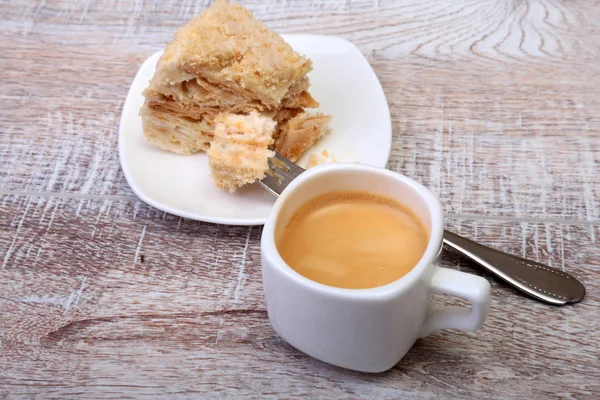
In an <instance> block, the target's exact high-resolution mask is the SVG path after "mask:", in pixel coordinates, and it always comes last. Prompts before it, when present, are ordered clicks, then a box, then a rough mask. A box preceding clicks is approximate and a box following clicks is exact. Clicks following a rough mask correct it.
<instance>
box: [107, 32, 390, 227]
mask: <svg viewBox="0 0 600 400" xmlns="http://www.w3.org/2000/svg"><path fill="white" fill-rule="evenodd" d="M282 36H283V37H284V39H285V40H286V41H287V42H288V43H289V44H290V45H291V46H292V47H293V48H294V49H295V50H296V51H298V52H299V53H302V54H305V55H306V56H308V57H309V58H310V59H311V60H312V61H313V71H312V72H311V73H310V74H309V78H310V82H311V88H310V89H309V91H310V92H311V94H312V95H313V97H314V98H315V99H316V100H317V101H318V102H319V103H320V104H321V107H320V110H319V111H321V112H323V113H326V114H330V115H332V116H333V120H332V122H331V133H329V134H328V135H327V136H325V137H323V138H322V139H321V140H320V141H319V142H317V143H316V144H315V146H314V147H313V148H311V149H310V150H309V151H307V152H306V153H305V154H304V155H303V157H302V159H300V160H299V161H298V164H300V165H301V166H304V167H305V166H306V165H307V164H308V159H309V156H310V154H313V153H317V154H320V153H321V152H322V151H323V150H324V149H326V150H327V152H328V153H329V154H330V155H331V156H332V157H333V158H334V159H335V161H340V162H360V163H361V164H368V165H373V166H378V167H385V165H386V164H387V161H388V157H389V153H390V148H391V141H392V124H391V120H390V112H389V109H388V105H387V102H386V99H385V94H384V93H383V90H382V88H381V84H380V83H379V80H378V79H377V76H376V75H375V73H374V72H373V70H372V69H371V66H370V65H369V63H368V62H367V60H366V59H365V58H364V57H363V55H362V54H361V52H360V51H359V50H358V49H357V48H356V47H355V46H354V45H353V44H352V43H350V42H348V41H346V40H344V39H341V38H337V37H330V36H315V35H282ZM161 53H162V52H157V53H155V54H153V55H152V56H150V58H148V59H147V60H146V61H145V62H144V64H143V65H142V66H141V68H140V70H139V71H138V73H137V75H136V76H135V79H134V80H133V83H132V84H131V88H130V89H129V93H128V95H127V100H126V101H125V105H124V107H123V114H122V115H121V123H120V126H119V156H120V160H121V167H122V168H123V172H124V174H125V178H126V179H127V182H128V183H129V186H131V189H133V191H134V192H135V194H136V195H137V196H138V197H139V198H140V199H142V200H143V201H144V202H146V203H148V204H150V205H151V206H153V207H156V208H158V209H159V210H162V211H165V212H168V213H170V214H175V215H179V216H181V217H185V218H190V219H195V220H199V221H206V222H214V223H219V224H228V225H262V224H264V222H265V220H266V218H267V215H268V214H269V211H270V210H271V207H272V205H273V203H274V201H275V198H274V197H273V195H271V194H270V193H267V192H266V191H265V190H264V189H262V188H261V187H260V185H259V184H254V185H249V186H247V187H243V188H241V189H239V190H238V191H237V192H236V193H234V194H231V193H229V192H226V191H222V190H220V189H218V188H217V187H216V186H215V185H214V183H213V181H212V179H211V177H210V170H209V167H208V159H207V156H206V154H205V153H199V154H194V155H191V156H183V155H178V154H173V153H170V152H167V151H163V150H160V149H158V148H156V147H154V146H152V145H150V144H149V143H148V142H146V140H145V138H144V135H143V131H142V121H141V118H140V117H139V115H138V114H139V110H140V107H141V106H142V104H143V102H144V98H143V96H142V92H143V91H144V89H145V88H146V87H147V85H148V81H149V80H150V79H151V78H152V75H153V74H154V70H155V66H156V62H157V60H158V58H159V57H160V54H161Z"/></svg>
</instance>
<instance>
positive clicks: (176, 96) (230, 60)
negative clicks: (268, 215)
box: [140, 0, 330, 188]
mask: <svg viewBox="0 0 600 400" xmlns="http://www.w3.org/2000/svg"><path fill="white" fill-rule="evenodd" d="M311 69H312V64H311V61H310V60H309V59H308V58H306V57H304V56H301V55H300V54H298V53H296V52H295V51H294V50H293V49H292V48H291V46H290V45H289V44H287V43H286V42H285V41H284V40H283V38H281V37H280V36H279V35H278V34H276V33H275V32H273V31H271V30H269V29H268V28H267V27H266V26H265V25H264V24H263V23H262V22H260V21H258V20H256V19H255V18H254V17H253V16H252V14H251V13H250V12H249V11H248V10H247V9H245V8H244V7H242V6H240V5H238V4H235V3H230V2H229V1H228V0H216V1H215V2H214V3H213V4H212V5H211V6H210V7H209V8H208V9H206V10H205V11H204V12H203V13H202V14H200V15H199V16H197V17H195V18H194V19H192V20H191V21H190V22H188V23H187V24H186V25H184V26H182V27H181V28H179V29H178V30H177V32H176V34H175V37H174V39H173V40H172V41H171V42H170V43H169V44H168V45H167V47H166V49H165V51H164V53H163V54H162V56H161V57H160V59H159V61H158V63H157V65H156V72H155V74H154V76H153V77H152V79H151V80H150V83H149V86H148V88H147V89H146V90H145V92H144V96H145V102H144V105H143V106H142V109H141V110H140V115H141V118H142V126H143V130H144V135H145V137H146V139H147V140H148V141H149V142H150V143H152V144H153V145H156V146H158V147H160V148H162V149H164V150H168V151H172V152H175V153H179V154H192V153H195V152H198V151H208V150H209V149H212V147H211V143H212V141H213V140H216V137H215V134H216V132H215V127H216V125H218V124H219V123H221V124H222V123H223V122H224V121H225V120H224V119H223V118H224V117H223V115H229V114H236V115H239V116H240V118H241V116H244V115H246V116H249V115H252V116H253V117H252V118H254V119H255V118H259V117H264V118H268V119H269V120H270V121H272V122H273V132H272V134H271V138H272V139H271V142H270V144H269V148H270V149H272V150H276V151H279V150H281V153H282V154H284V155H287V156H288V157H289V158H290V159H292V160H293V161H295V160H297V159H298V158H299V157H300V156H301V155H302V153H303V152H304V151H305V150H306V149H307V148H309V147H310V146H311V145H312V144H313V143H314V141H315V140H316V139H318V138H319V137H321V136H322V135H323V134H325V133H327V131H328V122H329V119H330V117H328V116H324V115H321V114H310V113H308V112H307V111H306V109H310V108H316V107H318V106H319V104H318V102H317V101H316V100H315V99H313V97H312V96H311V95H310V93H309V92H308V89H309V87H310V82H309V79H308V77H307V74H308V72H310V71H311ZM250 125H252V124H250ZM273 139H276V140H273ZM227 154H233V153H230V152H226V153H223V156H224V157H227ZM261 154H263V155H264V156H265V157H266V156H267V155H268V153H267V152H262V153H261ZM236 160H238V161H240V160H241V159H240V158H236ZM264 162H265V163H267V159H265V160H264ZM229 165H230V167H234V166H235V165H236V164H235V163H234V162H233V160H232V162H231V163H229ZM239 165H240V168H243V167H242V163H241V161H240V164H239ZM217 175H218V174H217ZM217 175H215V174H213V176H217ZM240 182H241V181H237V183H240ZM217 183H218V182H217ZM237 183H236V184H237ZM219 186H221V187H223V188H230V187H231V186H230V185H227V184H220V185H219ZM238 186H239V185H238Z"/></svg>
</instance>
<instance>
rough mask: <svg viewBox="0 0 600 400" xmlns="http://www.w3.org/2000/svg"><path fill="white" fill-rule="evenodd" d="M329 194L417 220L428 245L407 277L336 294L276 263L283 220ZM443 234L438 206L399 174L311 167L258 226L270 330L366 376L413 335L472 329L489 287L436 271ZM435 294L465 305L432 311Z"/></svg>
mask: <svg viewBox="0 0 600 400" xmlns="http://www.w3.org/2000/svg"><path fill="white" fill-rule="evenodd" d="M336 190H361V191H368V192H371V193H376V194H381V195H384V196H388V197H391V198H393V199H395V200H397V201H399V202H401V203H403V204H405V205H407V206H408V207H410V208H411V209H412V210H413V211H414V212H415V213H416V214H417V215H418V216H419V217H420V218H421V220H422V221H423V223H424V224H425V226H426V227H427V229H428V230H429V243H428V245H427V249H426V250H425V254H424V255H423V257H422V258H421V260H420V261H419V263H418V264H417V265H416V266H415V267H414V268H413V269H412V270H411V271H410V272H409V273H408V274H407V275H405V276H404V277H402V278H400V279H398V280H396V281H394V282H392V283H389V284H387V285H384V286H379V287H375V288H370V289H343V288H337V287H332V286H327V285H323V284H321V283H317V282H315V281H312V280H310V279H308V278H305V277H304V276H302V275H300V274H299V273H297V272H296V271H294V270H293V269H292V268H290V267H289V266H288V265H287V264H286V263H285V261H283V259H282V258H281V256H280V255H279V252H278V251H277V247H276V238H278V237H279V235H280V234H281V232H282V230H283V228H284V227H285V225H286V223H287V222H288V220H289V219H290V218H291V216H292V215H293V214H294V212H295V211H296V210H298V208H299V207H300V206H302V205H303V204H304V203H305V202H306V201H308V200H310V199H311V198H313V197H315V196H318V195H320V194H324V193H327V192H330V191H336ZM443 232H444V221H443V214H442V208H441V206H440V203H439V201H438V200H437V198H436V197H435V196H434V195H433V194H432V193H431V192H430V191H429V190H427V189H426V188H425V187H424V186H422V185H420V184H419V183H417V182H415V181H414V180H412V179H410V178H408V177H406V176H403V175H400V174H397V173H395V172H392V171H389V170H385V169H381V168H375V167H368V166H363V165H360V164H353V163H331V164H324V165H321V166H318V167H314V168H311V169H310V170H308V171H306V172H305V173H303V174H302V175H300V176H299V177H298V178H296V179H295V180H294V181H293V182H292V183H291V184H290V185H289V186H288V187H287V188H286V189H285V190H284V191H283V193H282V194H281V196H280V197H279V199H277V201H276V202H275V205H274V207H273V210H272V211H271V213H270V215H269V217H268V219H267V222H266V224H265V226H264V229H263V233H262V238H261V256H262V276H263V284H264V291H265V298H266V303H267V311H268V314H269V320H270V321H271V325H273V328H274V329H275V331H276V332H277V333H278V334H279V336H281V337H282V338H283V339H284V340H285V341H287V342H288V343H289V344H291V345H292V346H294V347H295V348H297V349H299V350H301V351H303V352H304V353H306V354H308V355H310V356H312V357H314V358H317V359H319V360H321V361H324V362H327V363H330V364H333V365H337V366H340V367H344V368H349V369H353V370H358V371H365V372H382V371H385V370H387V369H389V368H391V367H393V366H394V365H395V364H396V363H398V361H400V359H401V358H402V357H403V356H404V355H405V354H406V352H407V351H408V350H409V349H410V348H411V347H412V345H413V344H414V342H415V341H416V340H417V339H418V338H421V337H424V336H427V335H429V334H431V333H432V332H435V331H437V330H440V329H446V328H451V329H459V330H464V331H474V330H477V329H479V328H480V327H481V326H482V325H483V323H484V321H485V319H486V317H487V314H488V311H489V305H490V285H489V283H488V281H487V280H485V279H483V278H481V277H478V276H476V275H471V274H467V273H464V272H460V271H456V270H452V269H447V268H441V267H439V266H438V256H439V254H440V252H441V249H442V237H443ZM324 245H327V244H326V243H324ZM434 293H443V294H449V295H453V296H457V297H460V298H463V299H466V300H467V301H469V302H470V303H471V304H472V307H471V308H468V307H447V306H446V307H440V306H432V304H431V295H432V294H434Z"/></svg>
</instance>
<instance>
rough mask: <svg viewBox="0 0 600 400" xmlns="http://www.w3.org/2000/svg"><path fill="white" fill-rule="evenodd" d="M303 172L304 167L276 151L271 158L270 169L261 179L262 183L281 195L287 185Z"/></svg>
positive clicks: (272, 191)
mask: <svg viewBox="0 0 600 400" xmlns="http://www.w3.org/2000/svg"><path fill="white" fill-rule="evenodd" d="M303 172H304V169H303V168H302V167H299V166H298V165H296V164H294V163H293V162H291V161H290V160H288V159H287V158H285V157H284V156H282V155H281V154H279V153H277V152H276V153H275V156H274V157H271V158H269V171H267V175H266V176H265V177H264V178H263V179H262V180H261V181H260V184H261V185H262V186H263V187H264V188H266V189H267V190H269V191H270V192H271V193H273V194H275V195H277V196H279V195H280V194H281V192H283V190H284V189H285V188H286V187H287V185H289V184H290V182H292V181H293V180H294V179H295V178H296V177H297V176H298V175H300V174H301V173H303Z"/></svg>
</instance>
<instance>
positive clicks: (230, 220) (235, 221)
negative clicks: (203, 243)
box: [118, 34, 393, 226]
mask: <svg viewBox="0 0 600 400" xmlns="http://www.w3.org/2000/svg"><path fill="white" fill-rule="evenodd" d="M280 36H282V37H283V39H284V40H286V42H287V39H288V38H292V37H293V38H302V37H305V38H314V39H319V38H327V39H336V40H339V41H341V42H343V43H344V44H345V45H347V46H349V47H350V48H352V50H353V51H354V52H356V53H357V54H358V55H359V56H360V57H361V59H362V61H363V62H365V63H366V64H367V65H368V66H369V68H368V70H369V73H370V74H371V75H372V77H373V78H375V81H376V82H377V84H378V85H377V88H378V89H379V91H380V92H381V95H382V96H383V99H384V100H385V101H384V103H385V112H386V115H387V116H388V124H387V125H389V126H388V127H387V128H388V129H387V130H388V131H389V140H388V141H387V149H386V151H385V153H386V156H385V160H383V159H382V160H383V161H384V162H383V165H374V166H375V167H379V168H385V167H386V166H387V163H388V161H389V158H390V154H391V151H392V139H393V131H392V117H391V114H390V109H389V103H388V101H387V97H386V95H385V91H384V90H383V87H382V85H381V82H380V81H379V77H378V76H377V74H376V73H375V71H374V70H373V67H372V66H371V64H370V63H369V61H368V60H367V59H366V57H365V56H364V54H363V53H362V52H361V51H360V50H359V49H358V47H356V45H354V43H352V42H350V41H348V40H346V39H344V38H342V37H339V36H330V35H315V34H281V35H280ZM163 52H164V48H163V49H161V50H158V51H155V52H154V53H152V54H151V55H149V56H148V57H147V58H146V59H145V60H144V62H143V63H142V64H141V65H140V67H139V68H138V70H137V72H136V74H135V76H134V78H133V80H132V81H131V85H130V86H129V90H128V91H127V96H126V97H125V102H124V104H123V109H122V110H121V117H120V119H119V132H118V151H119V164H120V165H121V171H123V175H124V176H125V180H126V181H127V184H128V185H129V187H130V188H131V190H132V191H133V193H134V194H135V195H136V196H137V197H138V198H139V199H140V200H142V201H143V202H144V203H146V204H148V205H150V206H152V207H154V208H156V209H158V210H160V211H163V212H166V213H169V214H172V215H176V216H178V217H182V218H186V219H191V220H194V221H201V222H208V223H212V224H220V225H232V226H257V225H264V224H265V222H266V220H267V216H265V217H260V218H239V217H238V218H235V217H212V216H210V215H204V216H202V217H199V216H198V215H197V214H194V213H191V212H188V211H185V210H181V209H178V208H172V207H169V206H168V205H165V204H163V203H161V202H158V201H155V200H153V199H152V198H151V197H149V196H148V195H146V194H145V193H144V192H143V191H141V190H140V189H139V188H138V185H137V184H136V183H135V181H134V180H133V178H132V176H131V172H130V171H129V170H128V168H127V167H126V165H127V164H126V163H125V162H124V159H123V153H124V147H125V144H124V143H125V139H124V134H123V132H124V126H123V125H124V123H125V120H126V116H129V113H126V112H125V109H126V108H128V107H127V106H128V105H129V104H130V101H129V100H130V97H133V96H134V95H136V93H133V89H134V86H133V82H135V81H136V79H137V77H138V75H139V74H140V72H141V71H142V69H143V68H144V66H145V65H146V63H148V62H149V60H151V59H152V58H153V57H155V56H156V55H158V54H161V53H163ZM137 116H138V118H139V110H138V115H137Z"/></svg>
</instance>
